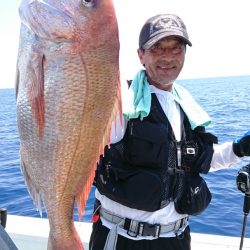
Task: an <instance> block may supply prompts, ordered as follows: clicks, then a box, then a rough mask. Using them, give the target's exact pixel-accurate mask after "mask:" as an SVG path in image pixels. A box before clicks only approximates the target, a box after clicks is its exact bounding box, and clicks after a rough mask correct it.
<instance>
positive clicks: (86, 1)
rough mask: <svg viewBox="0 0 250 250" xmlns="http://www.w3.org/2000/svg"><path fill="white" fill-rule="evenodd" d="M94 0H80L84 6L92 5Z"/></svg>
mask: <svg viewBox="0 0 250 250" xmlns="http://www.w3.org/2000/svg"><path fill="white" fill-rule="evenodd" d="M94 3H95V0H82V4H83V5H84V6H86V7H93V6H94Z"/></svg>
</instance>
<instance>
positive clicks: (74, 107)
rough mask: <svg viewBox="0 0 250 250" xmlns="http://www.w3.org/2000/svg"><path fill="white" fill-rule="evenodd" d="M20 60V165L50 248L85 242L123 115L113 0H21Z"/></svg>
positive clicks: (77, 249)
mask: <svg viewBox="0 0 250 250" xmlns="http://www.w3.org/2000/svg"><path fill="white" fill-rule="evenodd" d="M19 16H20V36H19V48H18V53H17V54H18V57H17V65H16V117H17V126H18V132H19V138H20V166H21V170H22V174H23V177H24V180H25V183H26V185H27V188H28V191H29V193H30V195H31V197H32V199H33V201H34V204H35V205H36V206H37V208H38V210H39V211H40V214H41V215H42V211H43V209H45V211H46V214H47V218H48V221H49V226H50V232H49V237H48V244H47V249H49V250H69V249H70V250H72V249H74V250H82V249H83V245H82V242H81V239H80V237H79V235H78V233H77V231H76V228H75V226H74V219H73V218H74V216H73V210H74V204H75V203H76V204H77V208H78V216H79V218H81V217H82V216H83V213H84V210H85V205H86V200H87V198H88V195H89V192H90V188H91V186H92V184H93V179H94V176H95V169H96V164H97V163H98V160H99V157H100V155H102V154H103V152H104V147H105V146H107V145H109V144H110V129H111V126H113V125H114V123H115V121H116V120H117V117H119V115H121V112H122V107H121V93H120V89H121V87H120V73H119V49H120V43H119V31H118V22H117V18H116V13H115V8H114V4H113V1H112V0H60V1H58V0H22V1H21V3H20V6H19Z"/></svg>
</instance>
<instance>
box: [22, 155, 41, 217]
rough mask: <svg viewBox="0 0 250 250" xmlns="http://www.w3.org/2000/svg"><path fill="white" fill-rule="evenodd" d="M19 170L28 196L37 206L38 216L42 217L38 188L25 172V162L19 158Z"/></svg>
mask: <svg viewBox="0 0 250 250" xmlns="http://www.w3.org/2000/svg"><path fill="white" fill-rule="evenodd" d="M20 165H21V170H22V173H23V177H24V181H25V183H26V185H27V188H28V191H29V194H30V196H31V197H32V200H33V202H34V204H35V206H36V207H37V210H38V211H39V214H40V216H41V217H42V197H41V194H40V191H39V189H38V188H37V187H36V185H35V183H34V182H33V181H32V179H31V178H30V176H29V173H28V172H27V170H26V169H27V167H26V164H25V162H24V161H23V160H22V158H21V164H20Z"/></svg>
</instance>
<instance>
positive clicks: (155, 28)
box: [139, 14, 192, 49]
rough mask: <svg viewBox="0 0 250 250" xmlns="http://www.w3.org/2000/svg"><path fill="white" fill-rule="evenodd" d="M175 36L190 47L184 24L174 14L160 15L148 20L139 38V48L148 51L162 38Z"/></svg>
mask: <svg viewBox="0 0 250 250" xmlns="http://www.w3.org/2000/svg"><path fill="white" fill-rule="evenodd" d="M168 36H176V37H179V38H181V39H182V40H183V41H184V42H185V43H186V44H188V45H189V46H192V43H191V42H190V40H189V37H188V33H187V29H186V26H185V24H184V22H183V21H182V20H181V18H180V17H178V16H177V15H174V14H161V15H156V16H153V17H151V18H149V19H148V20H147V21H146V23H145V24H144V25H143V27H142V29H141V32H140V36H139V48H141V49H149V48H150V47H152V46H153V45H154V44H155V43H156V42H158V41H159V40H161V39H162V38H164V37H168Z"/></svg>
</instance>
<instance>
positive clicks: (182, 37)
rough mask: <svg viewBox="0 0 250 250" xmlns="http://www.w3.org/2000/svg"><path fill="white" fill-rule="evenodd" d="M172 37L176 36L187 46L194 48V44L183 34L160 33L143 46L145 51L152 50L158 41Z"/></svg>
mask: <svg viewBox="0 0 250 250" xmlns="http://www.w3.org/2000/svg"><path fill="white" fill-rule="evenodd" d="M170 36H174V37H178V38H180V39H182V40H183V41H184V42H185V43H186V44H188V45H189V46H190V47H191V46H192V43H191V42H190V41H189V40H188V39H187V38H186V37H185V36H183V35H182V34H178V33H176V32H163V33H160V34H158V35H156V36H154V37H152V38H151V39H149V40H148V41H147V42H146V43H145V44H144V45H143V49H150V48H151V47H152V46H153V45H154V44H155V43H157V42H158V41H160V40H161V39H163V38H165V37H170Z"/></svg>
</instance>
